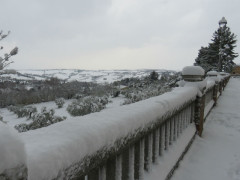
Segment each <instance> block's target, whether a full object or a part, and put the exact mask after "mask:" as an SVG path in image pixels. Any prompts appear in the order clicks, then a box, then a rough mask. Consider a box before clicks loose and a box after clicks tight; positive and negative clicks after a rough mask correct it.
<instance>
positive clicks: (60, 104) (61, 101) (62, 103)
mask: <svg viewBox="0 0 240 180" xmlns="http://www.w3.org/2000/svg"><path fill="white" fill-rule="evenodd" d="M55 103H56V105H57V107H58V108H62V107H63V105H64V103H65V101H64V98H57V99H55Z"/></svg>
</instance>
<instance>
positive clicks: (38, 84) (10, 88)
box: [0, 78, 112, 107]
mask: <svg viewBox="0 0 240 180" xmlns="http://www.w3.org/2000/svg"><path fill="white" fill-rule="evenodd" d="M111 89H112V88H111V86H110V85H100V84H96V83H90V82H78V81H73V82H64V81H62V80H59V79H57V78H50V79H49V80H45V81H38V80H30V81H29V80H28V81H22V80H21V81H19V80H14V81H12V80H11V81H7V80H4V81H2V82H0V107H6V106H9V105H28V104H35V103H41V102H48V101H54V100H55V99H56V98H60V97H62V98H64V99H72V98H74V97H75V96H80V97H81V96H89V95H93V94H94V95H99V96H101V95H104V94H106V93H108V92H109V93H110V92H111Z"/></svg>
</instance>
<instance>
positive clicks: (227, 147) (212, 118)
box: [172, 78, 240, 180]
mask: <svg viewBox="0 0 240 180" xmlns="http://www.w3.org/2000/svg"><path fill="white" fill-rule="evenodd" d="M172 180H240V78H232V79H230V81H229V83H228V85H227V87H226V89H225V91H223V94H222V96H221V97H220V98H219V100H218V104H217V106H216V107H215V108H214V109H213V110H212V112H211V113H210V115H209V116H208V117H207V120H206V123H205V125H204V131H203V137H202V138H200V137H197V138H196V139H195V141H194V143H193V144H192V146H191V148H190V150H189V152H188V153H187V154H186V156H185V157H184V159H183V161H182V162H181V163H180V166H179V168H178V169H177V170H176V171H175V173H174V175H173V177H172Z"/></svg>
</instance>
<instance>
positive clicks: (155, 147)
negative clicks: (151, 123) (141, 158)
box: [153, 128, 159, 163]
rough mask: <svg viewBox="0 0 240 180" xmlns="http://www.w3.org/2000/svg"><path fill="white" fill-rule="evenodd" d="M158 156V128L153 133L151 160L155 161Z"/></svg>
mask: <svg viewBox="0 0 240 180" xmlns="http://www.w3.org/2000/svg"><path fill="white" fill-rule="evenodd" d="M158 156H159V128H157V129H156V130H154V134H153V162H154V163H157V161H158Z"/></svg>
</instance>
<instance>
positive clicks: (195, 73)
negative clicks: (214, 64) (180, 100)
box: [182, 66, 205, 82]
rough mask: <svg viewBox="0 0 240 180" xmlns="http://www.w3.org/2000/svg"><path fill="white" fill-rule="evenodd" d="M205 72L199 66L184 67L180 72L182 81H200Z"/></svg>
mask: <svg viewBox="0 0 240 180" xmlns="http://www.w3.org/2000/svg"><path fill="white" fill-rule="evenodd" d="M204 75H205V71H204V69H203V68H202V67H200V66H186V67H184V68H183V70H182V77H183V79H184V81H190V82H193V81H202V80H203V79H204Z"/></svg>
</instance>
